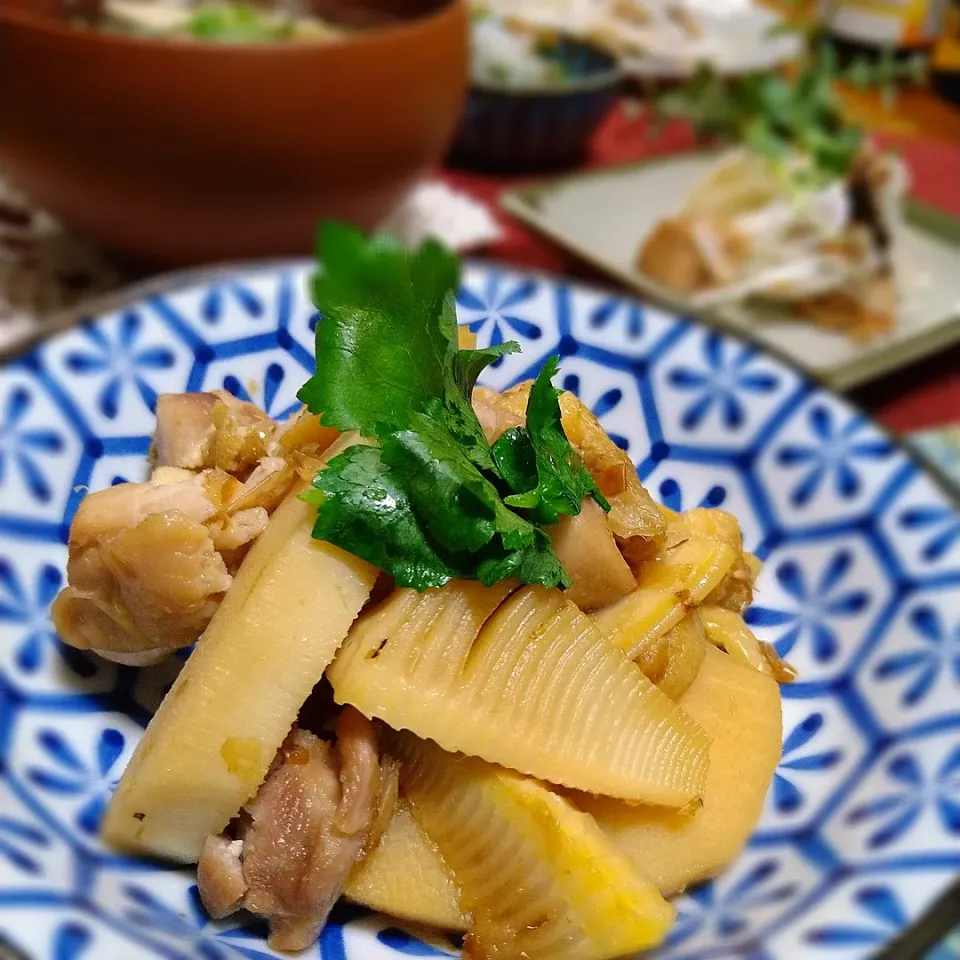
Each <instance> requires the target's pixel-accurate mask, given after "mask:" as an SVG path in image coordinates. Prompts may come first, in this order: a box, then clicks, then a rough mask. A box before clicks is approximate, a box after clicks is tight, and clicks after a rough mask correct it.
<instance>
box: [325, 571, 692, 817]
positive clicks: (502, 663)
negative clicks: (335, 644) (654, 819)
mask: <svg viewBox="0 0 960 960" xmlns="http://www.w3.org/2000/svg"><path fill="white" fill-rule="evenodd" d="M508 590H509V587H507V586H505V585H503V584H500V585H498V586H497V587H495V588H486V587H482V586H480V585H479V584H477V583H465V582H455V583H451V584H448V585H447V586H446V587H443V588H441V589H439V590H429V591H427V592H426V593H424V594H417V593H415V592H413V591H411V590H398V591H395V593H394V594H392V595H391V596H390V597H388V598H387V599H386V600H385V601H384V602H383V603H382V604H381V605H380V606H379V607H377V608H375V609H374V610H371V611H369V612H368V613H367V614H365V615H364V616H363V617H362V618H361V619H360V620H359V621H358V622H357V623H356V624H355V625H354V627H353V629H352V630H351V631H350V635H349V636H348V638H347V640H346V642H345V643H344V645H343V648H342V649H341V651H340V653H339V654H338V655H337V658H336V660H335V661H334V662H333V663H332V664H331V665H330V668H329V669H328V671H327V675H328V677H329V679H330V682H331V683H332V685H333V690H334V696H335V697H336V699H337V701H338V702H340V703H350V704H353V705H354V706H355V707H357V709H359V710H360V711H361V712H362V713H365V714H367V716H371V717H379V718H380V719H381V720H383V721H385V722H386V723H387V724H388V725H389V726H391V727H393V728H394V729H395V730H402V729H409V730H412V731H413V732H414V733H416V734H418V735H419V736H421V737H429V738H430V739H432V740H435V741H436V742H437V743H439V744H440V745H441V746H442V747H444V748H445V749H447V750H450V751H459V752H462V753H466V754H469V755H471V756H479V757H483V758H484V759H485V760H489V761H490V762H491V763H499V764H502V765H503V766H505V767H511V768H513V769H515V770H519V771H521V772H523V773H529V774H530V775H532V776H536V777H539V778H541V779H543V780H549V781H551V782H553V783H558V784H563V785H565V786H569V787H575V788H577V789H581V790H588V791H590V792H593V793H601V794H606V795H609V796H615V797H623V798H624V799H627V800H634V801H645V802H649V803H661V804H667V805H673V806H682V805H683V804H684V803H687V802H688V801H690V800H691V799H693V798H695V797H697V796H698V795H699V793H700V790H701V789H702V786H703V783H704V779H705V776H706V758H707V744H708V739H707V737H706V734H704V732H703V730H702V729H701V728H700V727H699V726H698V725H697V724H695V723H693V722H692V721H691V720H690V718H689V717H688V716H687V715H686V714H685V713H684V712H683V711H682V710H681V709H680V708H679V707H678V706H677V705H676V704H674V703H673V702H671V701H670V699H669V698H668V697H667V696H665V695H664V694H663V693H662V692H661V691H660V690H658V689H657V688H656V687H655V686H654V685H653V684H651V683H650V681H649V680H647V678H646V677H645V676H644V675H643V673H642V672H641V671H640V670H639V669H638V668H637V667H636V666H635V665H634V664H632V663H630V662H629V661H628V660H627V659H626V658H625V657H624V655H623V653H622V652H621V651H620V650H619V649H618V648H617V647H616V646H615V645H614V644H613V643H611V642H610V641H608V640H605V639H604V637H602V636H601V634H600V633H599V631H598V630H597V629H596V627H595V626H594V624H593V622H592V621H591V620H590V618H589V617H587V616H586V615H585V614H583V613H581V612H580V610H578V609H577V607H576V606H575V605H574V604H572V603H570V602H569V601H567V600H565V599H564V597H563V595H562V593H561V592H560V591H549V592H548V591H546V590H543V589H542V588H540V587H525V588H523V589H522V590H519V591H517V592H516V593H515V594H514V595H513V596H511V597H510V598H509V599H507V600H506V601H505V602H503V603H502V604H501V601H503V599H504V597H505V596H506V594H507V592H508ZM498 605H499V608H498ZM494 611H496V612H494Z"/></svg>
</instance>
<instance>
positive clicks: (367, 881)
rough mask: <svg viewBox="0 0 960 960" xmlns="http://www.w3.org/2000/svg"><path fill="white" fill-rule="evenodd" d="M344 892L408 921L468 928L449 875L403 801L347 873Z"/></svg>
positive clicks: (374, 907) (376, 908)
mask: <svg viewBox="0 0 960 960" xmlns="http://www.w3.org/2000/svg"><path fill="white" fill-rule="evenodd" d="M344 892H345V893H346V895H347V897H349V899H351V900H353V901H354V903H359V904H362V905H363V906H365V907H369V908H370V909H371V910H378V911H380V913H386V914H388V915H389V916H391V917H397V918H398V919H400V920H407V921H409V922H410V923H421V924H424V925H425V926H428V927H439V928H440V929H442V930H458V931H466V930H468V929H469V928H470V919H469V917H467V916H464V914H463V913H462V911H461V910H460V905H459V897H460V891H459V890H458V889H457V884H456V882H455V881H454V879H453V874H452V873H451V872H450V870H449V869H448V868H447V866H446V864H445V863H444V862H443V859H442V858H441V856H440V851H439V850H437V846H436V844H435V843H434V842H433V841H432V840H431V839H430V838H429V837H428V836H427V835H426V834H425V833H424V832H423V829H422V828H421V827H420V825H419V824H418V823H417V821H416V820H415V819H414V816H413V813H412V811H411V810H410V806H409V804H407V803H405V802H403V803H401V804H400V806H398V807H397V809H396V812H395V813H394V814H393V817H392V819H391V820H390V823H389V825H388V826H387V829H386V831H385V832H384V834H383V836H382V837H381V838H380V843H379V844H378V845H377V846H376V847H374V849H373V850H371V851H370V853H368V854H367V856H366V857H365V858H364V859H363V860H362V861H361V862H360V863H359V864H357V867H356V869H355V870H354V871H353V873H352V874H350V879H349V880H348V881H347V888H346V890H345V891H344Z"/></svg>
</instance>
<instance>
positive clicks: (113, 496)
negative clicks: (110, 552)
mask: <svg viewBox="0 0 960 960" xmlns="http://www.w3.org/2000/svg"><path fill="white" fill-rule="evenodd" d="M168 510H177V511H179V512H180V513H182V514H183V515H184V516H186V517H189V518H190V519H191V520H196V521H198V522H200V523H203V522H205V521H207V520H209V519H210V518H211V517H213V515H214V514H215V513H216V508H215V507H214V505H213V504H212V503H211V502H210V500H209V499H208V497H207V493H206V487H205V485H204V480H203V478H202V477H200V476H194V477H191V478H190V479H189V480H186V481H181V482H178V483H118V484H117V485H116V486H114V487H107V488H106V489H105V490H98V491H97V492H96V493H88V494H87V495H86V496H85V497H84V498H83V500H81V501H80V506H79V508H78V509H77V512H76V514H75V515H74V518H73V523H72V524H71V525H70V552H71V554H72V553H73V552H74V550H82V549H84V548H85V547H88V546H90V545H91V544H92V543H93V542H94V541H95V540H98V539H99V538H101V537H108V536H111V535H112V534H114V533H119V532H120V531H121V530H129V529H130V528H131V527H135V526H136V525H137V524H138V523H140V522H141V521H142V520H144V519H145V518H146V517H148V516H150V515H151V514H153V513H165V512H166V511H168Z"/></svg>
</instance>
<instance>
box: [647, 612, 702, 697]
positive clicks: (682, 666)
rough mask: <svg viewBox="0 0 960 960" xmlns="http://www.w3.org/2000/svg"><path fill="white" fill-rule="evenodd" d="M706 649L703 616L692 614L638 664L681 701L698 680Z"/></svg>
mask: <svg viewBox="0 0 960 960" xmlns="http://www.w3.org/2000/svg"><path fill="white" fill-rule="evenodd" d="M706 649H707V638H706V634H705V632H704V629H703V623H702V622H701V620H700V614H699V613H698V612H697V611H696V610H691V611H690V612H689V613H688V614H687V615H686V616H685V617H684V618H683V619H682V620H681V621H680V622H679V623H678V624H677V625H676V626H675V627H671V628H670V629H669V630H668V631H667V632H666V633H664V634H662V635H661V636H660V637H658V638H657V639H656V640H654V641H653V642H652V643H651V644H650V645H649V646H648V647H645V648H644V649H643V650H641V651H640V653H638V654H637V656H636V657H635V659H634V663H636V665H637V666H638V667H639V668H640V669H641V670H642V671H643V672H644V675H645V676H646V677H647V679H648V680H651V681H653V682H654V683H655V684H656V685H657V686H658V687H659V688H660V689H661V690H662V691H663V692H664V693H665V694H666V695H667V696H668V697H669V698H670V699H671V700H679V699H680V697H681V696H683V694H684V693H686V691H687V690H688V689H689V688H690V685H691V684H692V683H693V681H694V680H695V679H696V678H697V674H698V673H699V672H700V666H701V664H702V663H703V658H704V655H705V653H706Z"/></svg>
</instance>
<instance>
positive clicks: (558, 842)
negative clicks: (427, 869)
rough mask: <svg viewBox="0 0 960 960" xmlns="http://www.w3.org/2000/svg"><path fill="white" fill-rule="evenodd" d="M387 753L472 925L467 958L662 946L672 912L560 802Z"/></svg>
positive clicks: (407, 752) (406, 740) (574, 955)
mask: <svg viewBox="0 0 960 960" xmlns="http://www.w3.org/2000/svg"><path fill="white" fill-rule="evenodd" d="M392 749H393V750H394V751H395V753H396V754H397V755H398V756H399V757H400V759H401V762H402V767H401V790H402V791H403V793H404V794H405V796H406V797H407V799H408V800H409V802H410V803H411V804H412V806H413V812H414V815H415V816H416V817H417V819H418V821H419V822H420V824H421V826H422V827H423V828H424V830H425V831H426V833H427V834H428V835H429V836H430V837H431V839H432V840H433V841H434V842H435V843H436V844H437V847H438V848H439V849H440V852H441V854H442V855H443V858H444V861H445V862H446V863H447V864H449V866H450V868H451V869H452V871H453V874H454V877H455V878H456V880H457V884H458V886H459V887H460V891H461V894H460V905H461V908H462V909H463V910H464V912H465V913H470V914H471V916H472V918H473V923H472V927H471V932H470V935H469V937H468V938H467V943H466V945H465V946H466V952H467V953H468V954H469V955H471V956H476V957H498V958H501V960H519V958H521V957H535V958H537V960H604V958H608V957H619V956H622V955H624V954H628V953H633V952H634V951H637V950H643V949H646V948H648V947H652V946H654V945H655V944H657V943H659V942H660V941H661V940H662V939H663V937H664V936H665V934H666V933H667V930H668V929H669V927H670V924H671V922H672V920H673V915H674V910H673V907H672V906H671V905H670V904H668V903H667V902H666V901H665V900H664V899H663V898H662V897H661V896H660V894H659V893H658V892H657V890H656V888H655V887H654V886H653V885H652V884H651V883H650V882H649V881H648V880H646V879H645V878H644V877H643V876H642V875H641V874H640V873H639V871H637V870H636V868H634V867H633V865H632V864H631V863H630V862H629V861H628V860H627V859H626V858H625V857H624V856H623V855H622V854H621V853H620V852H619V851H618V850H616V848H615V847H614V846H613V845H612V844H611V843H610V842H609V841H608V840H607V839H606V838H605V837H604V835H603V833H602V832H601V831H600V830H599V829H598V827H597V824H596V823H595V822H594V820H593V818H592V817H590V816H588V815H586V814H583V813H581V812H580V811H578V810H577V809H576V808H575V807H574V806H573V805H572V804H571V803H570V802H569V801H568V800H565V799H563V798H562V797H560V796H558V795H557V794H555V793H553V792H552V791H550V790H549V789H547V788H546V787H545V786H544V785H543V784H541V783H538V782H537V781H536V780H531V779H529V778H527V777H523V776H520V775H519V774H517V773H514V772H512V771H509V770H504V769H502V768H501V767H496V766H494V765H492V764H489V763H485V762H484V761H482V760H478V759H476V758H473V757H464V756H462V755H457V754H449V753H445V752H444V751H443V750H441V749H440V748H439V747H437V746H436V745H435V744H432V743H429V742H427V741H423V740H418V739H417V738H416V737H413V736H411V735H410V734H400V735H396V736H395V737H394V738H392Z"/></svg>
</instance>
